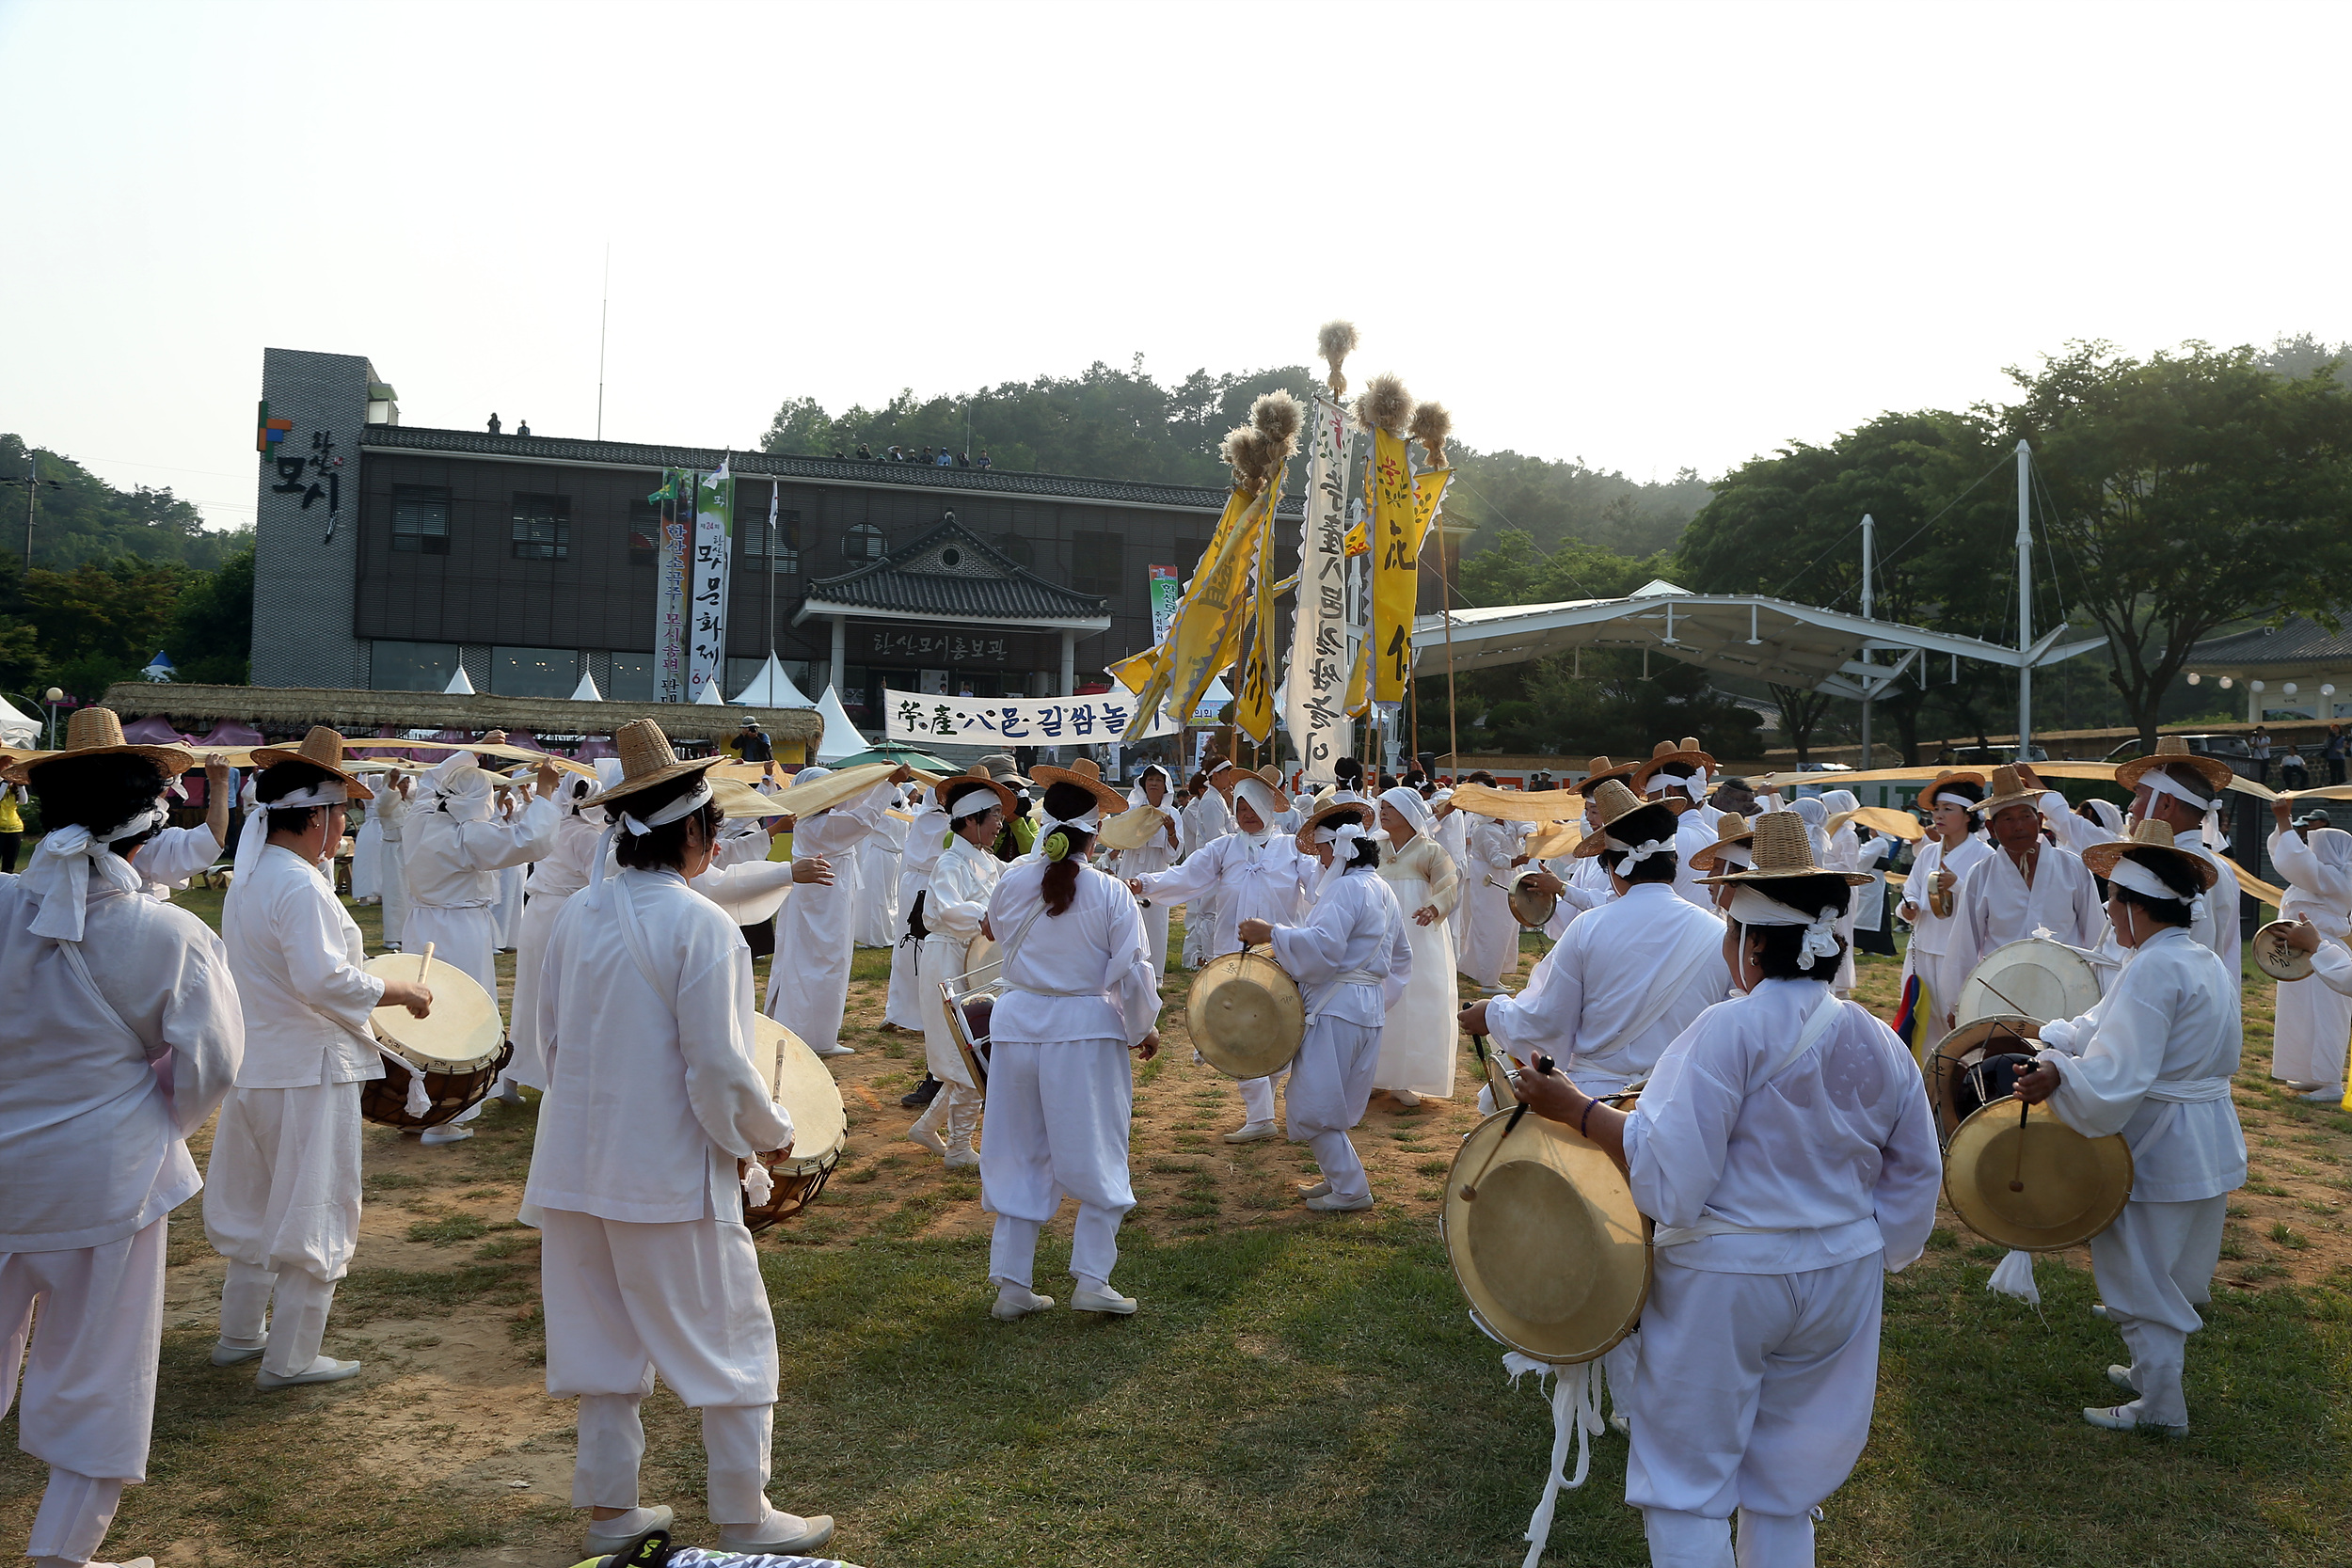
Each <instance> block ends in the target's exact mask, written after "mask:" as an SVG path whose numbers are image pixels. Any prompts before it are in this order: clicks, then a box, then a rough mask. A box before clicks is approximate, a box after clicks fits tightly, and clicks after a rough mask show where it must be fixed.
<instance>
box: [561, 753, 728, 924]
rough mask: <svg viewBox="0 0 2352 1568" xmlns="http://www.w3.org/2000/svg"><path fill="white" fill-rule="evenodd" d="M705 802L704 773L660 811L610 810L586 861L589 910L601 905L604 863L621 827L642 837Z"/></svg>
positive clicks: (707, 788) (707, 793) (707, 795)
mask: <svg viewBox="0 0 2352 1568" xmlns="http://www.w3.org/2000/svg"><path fill="white" fill-rule="evenodd" d="M709 803H710V776H709V775H708V774H707V773H706V774H704V775H703V776H701V777H700V778H697V779H696V780H695V781H694V787H693V788H691V789H690V790H688V791H687V792H686V793H685V794H683V795H681V796H679V797H678V798H677V799H676V800H673V801H671V802H670V803H669V804H668V805H666V806H663V807H662V808H661V809H660V811H656V812H649V813H647V814H646V815H645V816H631V815H630V814H629V813H628V812H627V811H616V812H614V813H613V814H612V821H610V822H608V823H606V824H605V827H604V832H602V833H601V834H599V835H598V836H597V838H596V858H595V859H594V860H593V861H591V862H590V863H589V872H588V907H589V908H590V909H592V910H600V909H602V908H604V867H605V862H606V860H607V858H608V855H609V852H610V851H611V849H612V842H613V840H614V839H615V838H617V837H619V836H620V832H621V830H622V829H623V828H627V829H628V834H629V836H630V837H631V838H643V837H644V836H645V835H646V834H647V833H649V832H653V831H654V830H655V829H656V828H665V827H667V826H669V825H670V824H671V823H673V822H675V821H677V820H678V819H679V818H681V817H685V816H692V815H693V814H694V813H695V812H698V811H700V810H702V808H703V807H705V806H707V805H708V804H709Z"/></svg>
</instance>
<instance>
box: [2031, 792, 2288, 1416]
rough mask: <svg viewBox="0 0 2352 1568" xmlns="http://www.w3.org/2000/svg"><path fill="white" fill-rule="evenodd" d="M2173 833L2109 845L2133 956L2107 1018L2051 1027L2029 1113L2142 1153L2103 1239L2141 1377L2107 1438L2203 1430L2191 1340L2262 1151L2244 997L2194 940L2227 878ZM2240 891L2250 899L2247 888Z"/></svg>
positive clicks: (2122, 1379)
mask: <svg viewBox="0 0 2352 1568" xmlns="http://www.w3.org/2000/svg"><path fill="white" fill-rule="evenodd" d="M2171 837H2172V835H2171V832H2170V830H2169V829H2168V828H2166V827H2165V825H2164V824H2162V823H2159V822H2146V821H2143V822H2142V823H2140V824H2139V825H2138V827H2137V828H2136V829H2135V830H2134V832H2133V836H2132V837H2131V839H2129V840H2127V841H2118V842H2116V843H2113V844H2106V845H2098V846H2094V847H2092V848H2091V849H2090V851H2089V853H2088V859H2089V862H2090V866H2091V868H2092V869H2093V870H2095V871H2097V872H2099V873H2100V874H2101V875H2103V876H2105V877H2106V879H2107V883H2108V895H2107V911H2108V914H2109V917H2110V919H2111V921H2112V923H2113V925H2114V927H2115V934H2116V940H2117V941H2118V942H2121V943H2122V945H2123V946H2124V947H2125V948H2126V949H2127V950H2129V951H2130V952H2131V955H2132V958H2131V962H2129V963H2128V964H2126V965H2125V966H2124V968H2123V971H2122V974H2120V975H2118V976H2117V977H2116V979H2115V981H2114V983H2113V985H2112V986H2111V987H2110V988H2109V990H2107V993H2106V995H2104V996H2102V997H2101V998H2100V999H2099V1002H2098V1005H2097V1006H2094V1007H2092V1008H2091V1009H2090V1012H2088V1013H2086V1014H2084V1015H2083V1016H2082V1017H2080V1018H2075V1019H2061V1020H2057V1021H2054V1022H2049V1023H2044V1024H2043V1025H2042V1029H2041V1035H2042V1050H2040V1051H2038V1052H2037V1053H2035V1058H2034V1059H2035V1061H2036V1063H2037V1064H2038V1065H2037V1067H2036V1068H2035V1069H2034V1070H2033V1071H2031V1072H2029V1073H2027V1074H2026V1075H2024V1076H2023V1077H2021V1078H2019V1079H2018V1081H2017V1094H2018V1097H2019V1098H2020V1099H2022V1100H2026V1101H2032V1102H2039V1101H2043V1100H2047V1101H2049V1102H2050V1108H2051V1109H2052V1110H2054V1111H2056V1112H2057V1113H2058V1118H2059V1119H2060V1120H2062V1121H2064V1122H2065V1123H2066V1125H2068V1126H2069V1127H2072V1128H2074V1130H2075V1131H2076V1132H2080V1133H2082V1134H2084V1135H2085V1136H2086V1137H2093V1138H2096V1137H2105V1136H2107V1135H2109V1134H2111V1133H2117V1132H2121V1133H2122V1135H2123V1139H2124V1142H2126V1143H2127V1144H2129V1145H2130V1146H2131V1150H2132V1196H2131V1201H2130V1202H2128V1203H2126V1204H2125V1205H2124V1206H2123V1212H2122V1216H2121V1217H2119V1218H2118V1219H2117V1220H2116V1222H2115V1223H2114V1224H2113V1225H2112V1226H2109V1227H2107V1228H2106V1230H2104V1231H2102V1232H2101V1233H2100V1234H2099V1235H2097V1236H2095V1237H2093V1238H2091V1243H2090V1267H2091V1272H2092V1274H2093V1275H2096V1276H2097V1278H2098V1282H2099V1294H2100V1296H2101V1298H2102V1300H2103V1301H2104V1303H2105V1313H2104V1315H2105V1316H2106V1320H2107V1321H2108V1322H2109V1323H2113V1324H2114V1325H2115V1326H2116V1329H2117V1331H2118V1332H2120V1333H2121V1334H2122V1336H2123V1342H2124V1344H2125V1345H2126V1346H2127V1347H2129V1349H2130V1350H2131V1353H2132V1361H2131V1365H2130V1366H2128V1367H2122V1366H2114V1367H2109V1368H2108V1369H2107V1376H2108V1378H2109V1379H2111V1380H2112V1381H2113V1382H2114V1383H2116V1384H2117V1385H2118V1386H2121V1387H2122V1389H2123V1390H2124V1391H2125V1392H2127V1393H2130V1394H2134V1395H2137V1398H2135V1399H2133V1400H2131V1401H2129V1402H2126V1403H2123V1404H2120V1405H2109V1406H2092V1407H2090V1408H2087V1409H2085V1410H2084V1411H2083V1418H2084V1419H2085V1420H2087V1421H2089V1422H2090V1424H2091V1425H2093V1426H2099V1427H2108V1428H2112V1429H2115V1430H2119V1431H2126V1432H2128V1431H2130V1430H2131V1429H2133V1428H2134V1427H2137V1426H2149V1427H2155V1428H2158V1429H2160V1430H2162V1431H2166V1432H2169V1433H2173V1434H2175V1435H2178V1434H2179V1433H2185V1432H2186V1431H2187V1430H2188V1403H2187V1401H2186V1400H2185V1398H2184V1396H2183V1394H2182V1391H2181V1373H2182V1368H2183V1364H2184V1361H2185V1357H2186V1355H2187V1350H2188V1337H2189V1336H2190V1335H2191V1334H2194V1333H2195V1332H2197V1330H2198V1329H2199V1328H2201V1326H2203V1323H2204V1320H2203V1319H2202V1318H2201V1316H2200V1315H2199V1314H2198V1311H2197V1308H2198V1307H2201V1306H2203V1305H2204V1304H2205V1303H2206V1302H2207V1301H2209V1300H2211V1299H2212V1294H2213V1271H2214V1267H2215V1265H2216V1264H2217V1262H2218V1261H2219V1259H2220V1256H2221V1226H2222V1221H2223V1218H2224V1216H2225V1214H2226V1212H2227V1210H2228V1207H2229V1195H2230V1194H2231V1193H2232V1192H2233V1191H2234V1190H2236V1189H2237V1188H2238V1187H2241V1186H2243V1185H2245V1182H2246V1138H2245V1134H2244V1133H2243V1132H2241V1131H2240V1130H2239V1127H2238V1119H2237V1107H2236V1106H2235V1105H2233V1103H2232V1102H2231V1100H2230V1080H2231V1077H2232V1076H2233V1074H2234V1073H2235V1072H2236V1071H2237V1068H2238V1050H2239V1045H2240V1029H2239V1019H2238V988H2237V986H2236V984H2235V983H2234V981H2233V977H2232V976H2230V975H2229V974H2225V973H2224V972H2223V969H2222V963H2221V959H2220V958H2217V956H2216V955H2215V954H2214V953H2213V952H2212V950H2211V949H2209V948H2207V947H2205V946H2204V945H2203V944H2202V943H2201V942H2198V941H2197V940H2196V939H2195V938H2194V937H2192V936H2191V935H2190V934H2189V933H2188V930H2187V927H2188V923H2189V919H2190V914H2189V907H2190V905H2191V904H2192V903H2193V902H2194V901H2195V900H2197V899H2199V898H2201V897H2205V896H2208V895H2209V891H2210V890H2211V889H2212V888H2213V887H2214V886H2216V885H2217V878H2216V876H2215V873H2214V871H2213V867H2212V865H2211V863H2209V862H2208V861H2206V860H2205V858H2204V857H2202V856H2201V855H2196V854H2192V853H2190V852H2188V851H2185V850H2179V849H2175V848H2174V847H2172V845H2171V843H2170V840H2171ZM2229 891H2230V892H2231V893H2232V894H2233V895H2234V894H2235V892H2236V889H2235V886H2234V884H2232V885H2231V886H2230V889H2229Z"/></svg>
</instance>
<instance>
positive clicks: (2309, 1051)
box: [2206, 828, 2352, 1095]
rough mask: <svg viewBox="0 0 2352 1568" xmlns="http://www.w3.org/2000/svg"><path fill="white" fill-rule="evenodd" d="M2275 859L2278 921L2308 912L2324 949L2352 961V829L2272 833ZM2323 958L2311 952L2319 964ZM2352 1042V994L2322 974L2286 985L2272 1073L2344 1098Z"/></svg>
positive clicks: (2284, 982) (2273, 1048) (2280, 1001)
mask: <svg viewBox="0 0 2352 1568" xmlns="http://www.w3.org/2000/svg"><path fill="white" fill-rule="evenodd" d="M2270 863H2271V864H2273V865H2275V866H2277V867H2278V868H2279V875H2280V877H2282V878H2284V879H2286V884H2287V891H2286V898H2285V900H2284V901H2283V902H2281V903H2280V906H2279V918H2280V919H2281V920H2293V919H2294V918H2295V917H2296V915H2298V914H2299V915H2305V916H2308V917H2309V918H2310V920H2311V923H2312V926H2314V927H2317V928H2318V931H2319V942H2320V947H2321V951H2322V953H2327V952H2329V951H2332V952H2333V953H2336V954H2340V955H2344V958H2345V959H2346V961H2347V962H2352V833H2348V832H2344V830H2343V829H2342V828H2313V829H2312V836H2311V839H2310V841H2309V842H2306V841H2305V840H2304V838H2303V835H2302V834H2301V833H2299V832H2296V831H2295V830H2294V829H2292V828H2289V829H2287V830H2286V831H2285V832H2273V833H2272V834H2271V835H2270ZM2206 896H2207V897H2208V898H2210V897H2212V896H2213V895H2211V894H2207V895H2206ZM2319 957H2320V955H2318V954H2314V955H2313V956H2312V964H2313V966H2314V967H2315V968H2316V967H2317V966H2318V963H2319ZM2330 967H2331V968H2332V967H2334V966H2333V965H2331V966H2330ZM2314 982H2316V983H2314ZM2347 1041H2352V997H2345V996H2342V995H2339V994H2338V993H2337V992H2336V991H2335V990H2332V989H2330V988H2329V987H2328V984H2327V982H2326V979H2325V977H2324V976H2323V975H2318V974H2314V975H2312V976H2309V977H2307V978H2304V979H2301V980H2281V981H2280V982H2279V996H2278V1023H2277V1033H2276V1034H2275V1035H2274V1036H2273V1037H2272V1041H2271V1047H2270V1076H2272V1077H2273V1078H2283V1079H2286V1080H2287V1081H2289V1082H2291V1083H2297V1084H2316V1085H2319V1086H2320V1087H2321V1088H2323V1089H2325V1088H2332V1089H2334V1090H2335V1091H2336V1092H2337V1093H2338V1094H2339V1095H2341V1094H2342V1093H2343V1092H2344V1052H2345V1045H2346V1042H2347Z"/></svg>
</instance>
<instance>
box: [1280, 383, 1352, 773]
mask: <svg viewBox="0 0 2352 1568" xmlns="http://www.w3.org/2000/svg"><path fill="white" fill-rule="evenodd" d="M1346 438H1347V432H1346V417H1345V416H1344V415H1343V414H1342V413H1341V412H1340V406H1339V404H1336V403H1334V402H1332V401H1331V400H1329V399H1328V398H1326V397H1322V396H1318V397H1317V398H1316V399H1315V407H1314V432H1313V436H1312V438H1311V441H1310V442H1309V445H1308V448H1307V516H1306V522H1305V524H1304V525H1303V527H1302V528H1301V531H1300V533H1299V545H1298V610H1297V614H1296V616H1295V619H1294V621H1293V624H1292V627H1291V659H1290V671H1289V673H1288V674H1287V676H1285V687H1286V690H1287V694H1288V710H1287V711H1286V712H1285V713H1284V714H1283V716H1282V723H1283V727H1284V728H1286V729H1288V730H1289V731H1290V733H1291V743H1292V744H1293V745H1295V746H1296V747H1297V748H1298V761H1299V767H1300V768H1301V770H1302V774H1303V776H1304V778H1305V780H1306V782H1307V783H1308V784H1329V783H1330V782H1332V779H1333V777H1334V775H1333V773H1332V771H1331V767H1332V764H1333V763H1334V762H1336V761H1337V760H1338V759H1339V757H1340V756H1341V754H1342V753H1343V752H1346V751H1347V749H1348V729H1347V723H1346V721H1345V720H1344V718H1343V716H1342V715H1341V712H1340V702H1341V699H1342V697H1343V695H1344V694H1345V688H1346V681H1347V668H1346V657H1347V624H1346V615H1347V555H1346V545H1347V468H1346V465H1345V463H1344V462H1343V460H1342V456H1341V454H1342V452H1343V451H1344V450H1345V445H1346Z"/></svg>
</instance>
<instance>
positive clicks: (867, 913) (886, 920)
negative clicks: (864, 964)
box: [856, 790, 911, 947]
mask: <svg viewBox="0 0 2352 1568" xmlns="http://www.w3.org/2000/svg"><path fill="white" fill-rule="evenodd" d="M910 823H911V818H910V817H909V816H907V813H906V804H905V801H904V800H902V799H900V798H899V796H898V791H896V790H892V791H890V792H889V797H888V799H887V800H885V801H884V803H883V808H882V826H881V827H880V828H878V829H876V830H875V831H874V832H871V833H869V834H867V835H866V840H865V842H864V843H862V844H860V845H859V846H858V847H857V865H858V906H857V943H856V945H858V946H860V947H890V946H893V945H895V944H896V943H897V942H898V920H899V914H898V873H899V868H900V866H901V864H902V863H903V859H902V858H903V857H904V856H905V854H906V847H907V830H908V827H909V826H910Z"/></svg>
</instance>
